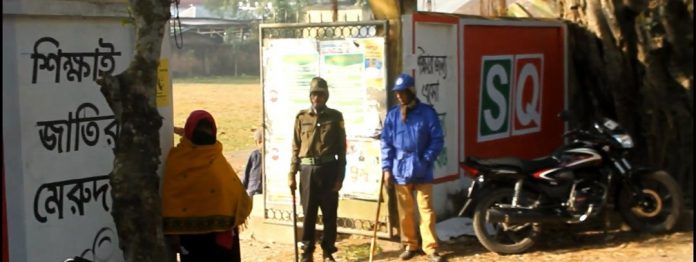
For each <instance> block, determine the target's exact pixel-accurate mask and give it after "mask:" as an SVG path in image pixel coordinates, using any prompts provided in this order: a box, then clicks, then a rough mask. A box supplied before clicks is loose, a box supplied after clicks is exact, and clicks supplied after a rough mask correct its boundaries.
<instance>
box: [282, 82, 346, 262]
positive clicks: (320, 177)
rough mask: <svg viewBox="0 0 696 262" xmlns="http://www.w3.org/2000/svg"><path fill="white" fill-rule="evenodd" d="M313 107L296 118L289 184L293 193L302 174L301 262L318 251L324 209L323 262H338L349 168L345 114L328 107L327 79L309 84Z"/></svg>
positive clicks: (310, 259)
mask: <svg viewBox="0 0 696 262" xmlns="http://www.w3.org/2000/svg"><path fill="white" fill-rule="evenodd" d="M309 99H310V101H311V102H312V107H311V108H309V109H305V110H301V111H300V112H299V113H298V114H297V116H295V127H294V135H293V140H292V158H291V159H292V160H291V163H290V173H289V174H288V185H289V187H290V190H292V191H293V192H294V190H295V188H296V182H295V174H296V173H297V171H300V201H301V202H302V210H303V212H304V221H303V227H302V230H303V231H302V244H303V247H302V249H303V253H302V261H312V254H313V252H314V248H315V239H314V237H315V224H316V220H317V211H318V210H319V208H321V213H322V220H323V221H322V222H323V225H324V232H323V236H322V239H321V248H322V251H323V258H324V261H335V260H334V258H333V255H332V254H333V253H335V252H336V251H337V250H338V249H336V246H335V242H336V217H337V214H336V213H337V210H338V191H339V190H341V187H342V186H343V178H344V176H345V168H346V167H345V166H346V130H345V126H344V123H343V114H341V112H339V111H338V110H335V109H331V108H328V107H327V106H326V101H327V100H328V99H329V89H328V86H327V84H326V80H324V79H322V78H321V77H315V78H313V79H312V81H311V82H310V91H309Z"/></svg>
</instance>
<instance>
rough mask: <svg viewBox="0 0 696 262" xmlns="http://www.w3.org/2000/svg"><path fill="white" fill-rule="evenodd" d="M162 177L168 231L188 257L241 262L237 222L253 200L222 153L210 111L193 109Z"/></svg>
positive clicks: (184, 260)
mask: <svg viewBox="0 0 696 262" xmlns="http://www.w3.org/2000/svg"><path fill="white" fill-rule="evenodd" d="M183 131H184V132H183V133H184V134H183V136H182V137H181V140H180V141H179V144H177V145H176V147H174V148H172V149H171V150H170V151H169V155H168V157H167V160H166V164H165V169H164V178H163V179H162V218H163V221H162V222H163V231H164V234H165V236H167V239H168V242H169V243H170V245H171V246H172V248H173V249H174V251H175V252H178V253H179V254H180V256H181V261H182V262H187V261H241V254H240V250H239V231H238V226H239V225H241V224H243V223H244V221H245V220H246V218H247V217H248V216H249V213H251V205H252V204H251V199H250V198H249V196H248V195H247V193H246V191H245V189H244V186H243V185H242V183H241V181H240V180H239V177H237V174H236V173H235V171H234V169H232V167H231V166H230V164H229V163H228V162H227V160H226V159H225V157H224V156H223V154H222V144H221V143H220V142H219V141H217V138H216V132H217V129H216V126H215V120H214V119H213V116H212V115H210V113H208V112H206V111H203V110H197V111H193V112H191V114H190V115H189V117H188V119H187V120H186V125H185V127H184V130H183Z"/></svg>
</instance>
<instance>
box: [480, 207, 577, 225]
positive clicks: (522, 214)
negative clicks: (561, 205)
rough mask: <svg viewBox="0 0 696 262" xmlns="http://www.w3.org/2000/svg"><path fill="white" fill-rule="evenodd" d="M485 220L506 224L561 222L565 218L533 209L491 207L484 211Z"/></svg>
mask: <svg viewBox="0 0 696 262" xmlns="http://www.w3.org/2000/svg"><path fill="white" fill-rule="evenodd" d="M486 221H488V222H489V223H506V224H524V223H563V222H564V221H565V218H563V217H561V216H558V215H555V214H551V213H545V212H542V211H539V210H533V209H524V208H499V207H491V208H489V209H488V211H487V212H486Z"/></svg>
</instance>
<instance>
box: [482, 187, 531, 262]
mask: <svg viewBox="0 0 696 262" xmlns="http://www.w3.org/2000/svg"><path fill="white" fill-rule="evenodd" d="M513 192H514V191H513V190H512V189H511V188H501V189H496V190H493V191H491V192H488V193H486V194H484V195H483V197H482V198H481V199H480V200H479V203H478V205H476V209H475V211H474V219H473V228H474V232H475V233H476V238H477V239H478V240H479V242H481V245H483V246H484V247H486V249H488V250H490V251H493V252H496V253H498V254H518V253H522V252H525V251H527V250H528V249H529V248H531V247H532V246H534V243H535V241H536V238H537V236H538V234H539V227H538V226H537V225H535V224H533V223H524V224H516V225H513V224H506V223H492V222H489V221H488V220H487V218H486V213H487V211H488V209H489V208H491V207H493V206H494V205H495V204H508V205H509V204H510V203H512V196H513ZM522 195H523V196H524V194H522ZM521 200H523V199H521ZM521 203H524V202H521Z"/></svg>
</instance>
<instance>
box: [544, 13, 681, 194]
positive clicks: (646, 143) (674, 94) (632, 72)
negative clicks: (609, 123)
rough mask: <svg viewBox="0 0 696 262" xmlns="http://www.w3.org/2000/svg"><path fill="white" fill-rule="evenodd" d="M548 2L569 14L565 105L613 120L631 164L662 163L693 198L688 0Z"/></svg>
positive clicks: (585, 114) (654, 165)
mask: <svg viewBox="0 0 696 262" xmlns="http://www.w3.org/2000/svg"><path fill="white" fill-rule="evenodd" d="M555 2H556V3H557V6H558V8H559V16H560V18H563V19H565V20H567V21H569V42H570V45H569V52H570V53H569V58H570V61H569V63H570V64H569V66H570V70H569V72H570V81H569V83H570V92H571V93H570V94H569V97H570V98H571V100H570V108H571V110H573V111H574V112H575V113H576V114H577V115H581V116H584V117H586V118H585V121H587V120H588V119H589V118H590V117H592V116H593V115H604V116H608V117H612V118H614V119H617V120H618V121H619V122H620V123H622V125H624V126H625V127H626V128H627V129H628V131H629V133H630V134H632V135H633V136H634V140H636V142H637V143H636V146H637V151H636V152H635V154H633V158H634V160H635V162H634V163H635V164H639V165H647V166H653V167H658V168H663V169H666V170H667V171H668V172H670V173H671V174H672V175H673V176H675V178H676V179H677V180H678V181H679V182H680V184H681V185H682V190H683V191H684V192H685V197H686V198H687V204H688V202H691V201H693V174H694V169H693V147H694V144H693V120H694V111H693V58H692V57H693V31H692V30H693V1H692V0H556V1H555Z"/></svg>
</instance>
